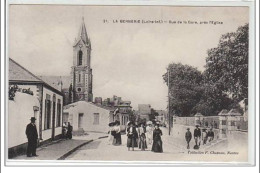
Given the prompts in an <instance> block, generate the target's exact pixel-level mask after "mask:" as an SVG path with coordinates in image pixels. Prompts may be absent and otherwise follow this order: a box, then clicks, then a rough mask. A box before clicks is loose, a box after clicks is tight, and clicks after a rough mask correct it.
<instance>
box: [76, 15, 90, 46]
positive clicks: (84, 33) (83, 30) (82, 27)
mask: <svg viewBox="0 0 260 173" xmlns="http://www.w3.org/2000/svg"><path fill="white" fill-rule="evenodd" d="M79 40H83V42H84V43H85V44H88V43H89V42H88V40H89V39H88V34H87V29H86V26H85V22H84V17H82V22H81V25H80V28H79V34H78V41H79Z"/></svg>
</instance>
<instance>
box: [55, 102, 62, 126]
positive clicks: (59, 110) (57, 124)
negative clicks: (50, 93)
mask: <svg viewBox="0 0 260 173" xmlns="http://www.w3.org/2000/svg"><path fill="white" fill-rule="evenodd" d="M60 121H61V102H60V99H58V103H57V121H56V126H57V127H60V126H61V123H60Z"/></svg>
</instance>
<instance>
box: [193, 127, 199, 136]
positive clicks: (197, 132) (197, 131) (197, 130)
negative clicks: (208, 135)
mask: <svg viewBox="0 0 260 173" xmlns="http://www.w3.org/2000/svg"><path fill="white" fill-rule="evenodd" d="M194 137H201V130H200V128H198V129H194Z"/></svg>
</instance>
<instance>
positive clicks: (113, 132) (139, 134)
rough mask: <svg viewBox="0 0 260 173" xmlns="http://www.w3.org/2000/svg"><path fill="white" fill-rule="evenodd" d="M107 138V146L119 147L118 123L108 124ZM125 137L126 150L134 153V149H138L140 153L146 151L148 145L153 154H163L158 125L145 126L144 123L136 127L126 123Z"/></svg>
mask: <svg viewBox="0 0 260 173" xmlns="http://www.w3.org/2000/svg"><path fill="white" fill-rule="evenodd" d="M108 133H109V137H108V144H112V145H116V146H117V145H121V144H122V140H121V130H120V122H119V121H115V122H112V123H109V132H108ZM126 135H127V148H128V150H130V149H131V148H132V150H133V151H134V148H139V149H141V150H142V151H144V150H146V149H147V148H148V146H149V145H152V149H151V150H152V151H153V152H163V148H162V139H161V136H162V131H161V129H160V128H159V125H158V124H155V126H153V124H148V125H147V126H145V124H144V123H140V124H139V125H138V126H137V125H136V124H135V123H133V122H128V123H127V128H126Z"/></svg>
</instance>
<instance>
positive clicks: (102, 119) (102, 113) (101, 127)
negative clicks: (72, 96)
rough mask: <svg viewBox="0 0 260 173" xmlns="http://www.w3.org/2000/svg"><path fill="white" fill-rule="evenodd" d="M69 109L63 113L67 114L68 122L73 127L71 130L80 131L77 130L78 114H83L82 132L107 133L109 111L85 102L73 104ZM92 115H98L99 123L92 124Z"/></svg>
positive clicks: (109, 117)
mask: <svg viewBox="0 0 260 173" xmlns="http://www.w3.org/2000/svg"><path fill="white" fill-rule="evenodd" d="M72 105H74V106H71V107H70V108H68V109H65V110H64V113H65V114H66V113H68V114H69V122H70V123H71V125H72V126H73V130H74V131H77V130H80V128H79V114H83V118H82V129H83V130H84V131H95V132H104V133H107V132H108V130H109V129H108V123H109V122H110V120H111V114H110V111H109V110H106V109H104V108H100V107H98V106H95V105H93V104H91V103H88V102H85V101H79V102H76V103H73V104H72ZM94 114H99V123H98V124H94Z"/></svg>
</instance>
